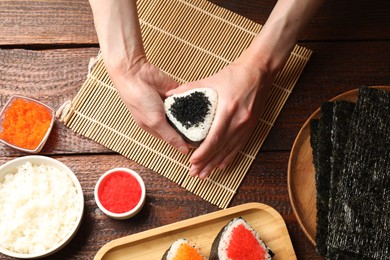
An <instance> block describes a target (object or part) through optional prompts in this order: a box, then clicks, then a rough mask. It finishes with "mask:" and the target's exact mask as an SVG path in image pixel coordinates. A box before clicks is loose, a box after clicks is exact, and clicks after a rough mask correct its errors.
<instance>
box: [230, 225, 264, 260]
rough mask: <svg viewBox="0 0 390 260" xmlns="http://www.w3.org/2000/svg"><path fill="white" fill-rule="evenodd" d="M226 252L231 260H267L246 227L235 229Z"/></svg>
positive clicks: (241, 226) (239, 226)
mask: <svg viewBox="0 0 390 260" xmlns="http://www.w3.org/2000/svg"><path fill="white" fill-rule="evenodd" d="M226 251H227V255H228V257H229V259H247V260H250V259H265V255H266V252H265V250H264V248H263V247H261V246H260V244H259V242H258V241H257V239H256V237H255V236H254V234H253V233H252V231H250V230H248V229H247V228H246V227H245V226H244V225H238V226H237V227H235V228H234V229H233V231H232V237H231V238H230V241H229V246H228V248H227V250H226Z"/></svg>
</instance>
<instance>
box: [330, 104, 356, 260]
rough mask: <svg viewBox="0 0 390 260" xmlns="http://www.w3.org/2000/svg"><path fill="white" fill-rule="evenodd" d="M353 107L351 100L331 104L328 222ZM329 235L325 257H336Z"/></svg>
mask: <svg viewBox="0 0 390 260" xmlns="http://www.w3.org/2000/svg"><path fill="white" fill-rule="evenodd" d="M354 108H355V104H354V103H352V102H348V101H344V100H340V101H335V102H334V104H333V119H332V121H333V123H332V134H331V141H332V157H331V174H330V181H329V204H328V205H329V210H328V223H329V218H330V216H331V215H332V214H333V213H332V212H333V209H332V207H333V203H334V199H335V198H336V197H335V192H336V191H335V186H336V185H337V183H338V181H339V180H340V175H341V170H342V165H343V162H344V155H345V145H346V143H347V140H348V136H349V129H350V127H349V125H350V121H351V118H352V113H353V110H354ZM329 229H330V226H328V234H329V233H330V232H331V231H330V230H329ZM328 240H329V237H327V242H326V244H327V246H328V247H327V257H328V258H331V259H337V258H338V257H339V255H338V253H337V252H335V250H333V249H332V248H331V247H329V241H328Z"/></svg>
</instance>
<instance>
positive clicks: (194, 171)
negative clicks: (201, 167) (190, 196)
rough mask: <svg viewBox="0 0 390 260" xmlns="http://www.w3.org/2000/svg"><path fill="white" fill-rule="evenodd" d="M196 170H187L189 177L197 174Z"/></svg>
mask: <svg viewBox="0 0 390 260" xmlns="http://www.w3.org/2000/svg"><path fill="white" fill-rule="evenodd" d="M198 173H199V172H198V170H196V169H192V168H191V169H190V172H189V174H190V176H191V177H195V176H196V175H198Z"/></svg>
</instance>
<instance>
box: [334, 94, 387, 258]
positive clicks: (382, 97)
mask: <svg viewBox="0 0 390 260" xmlns="http://www.w3.org/2000/svg"><path fill="white" fill-rule="evenodd" d="M350 126H351V127H350V134H349V138H348V141H347V144H346V146H345V158H344V163H343V167H342V172H341V176H340V180H339V182H338V183H337V186H336V189H335V194H334V198H337V199H335V200H334V201H333V206H332V214H331V215H329V231H330V232H329V234H328V235H329V239H328V242H329V246H330V247H332V248H333V249H334V250H336V251H337V252H343V253H344V254H345V255H360V256H361V258H362V259H363V258H374V259H390V92H385V91H381V90H377V89H370V88H361V89H360V92H359V98H358V101H357V104H356V107H355V110H354V112H353V115H352V119H351V124H350ZM347 259H348V258H347Z"/></svg>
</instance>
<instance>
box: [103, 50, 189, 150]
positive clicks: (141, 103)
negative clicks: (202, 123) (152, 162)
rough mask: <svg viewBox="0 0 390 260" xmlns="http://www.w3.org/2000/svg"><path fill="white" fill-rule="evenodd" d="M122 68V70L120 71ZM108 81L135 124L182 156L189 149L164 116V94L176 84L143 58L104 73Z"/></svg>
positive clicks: (142, 56)
mask: <svg viewBox="0 0 390 260" xmlns="http://www.w3.org/2000/svg"><path fill="white" fill-rule="evenodd" d="M123 68H126V69H124V70H123ZM108 71H109V74H110V77H111V80H112V81H113V83H114V85H115V88H116V89H117V91H118V93H119V95H120V97H121V99H122V100H123V102H124V103H125V105H126V107H127V108H128V109H129V110H130V112H131V114H132V116H133V118H134V120H135V121H136V123H137V124H138V125H139V126H140V127H141V128H142V129H144V130H145V131H147V132H149V133H150V134H152V135H153V136H155V137H156V138H159V139H162V140H164V141H166V142H168V143H169V144H171V145H172V146H173V147H175V148H177V149H178V150H179V151H180V152H182V153H188V152H189V147H188V145H187V143H186V142H185V141H184V139H183V138H182V137H181V136H180V135H179V134H178V133H177V132H176V131H175V130H174V129H173V128H172V126H171V125H170V124H169V123H168V120H167V118H166V116H165V110H164V104H163V99H164V98H165V93H166V92H167V91H169V90H171V89H174V88H176V87H177V86H178V83H177V82H176V81H174V80H173V79H172V78H170V77H168V76H167V75H165V74H164V73H163V72H162V71H161V70H160V69H158V68H157V67H155V66H154V65H152V64H151V63H149V62H148V61H147V60H146V57H145V56H144V55H141V57H139V58H137V59H134V62H133V63H132V64H130V65H129V66H124V67H122V68H121V69H119V70H110V69H108Z"/></svg>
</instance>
